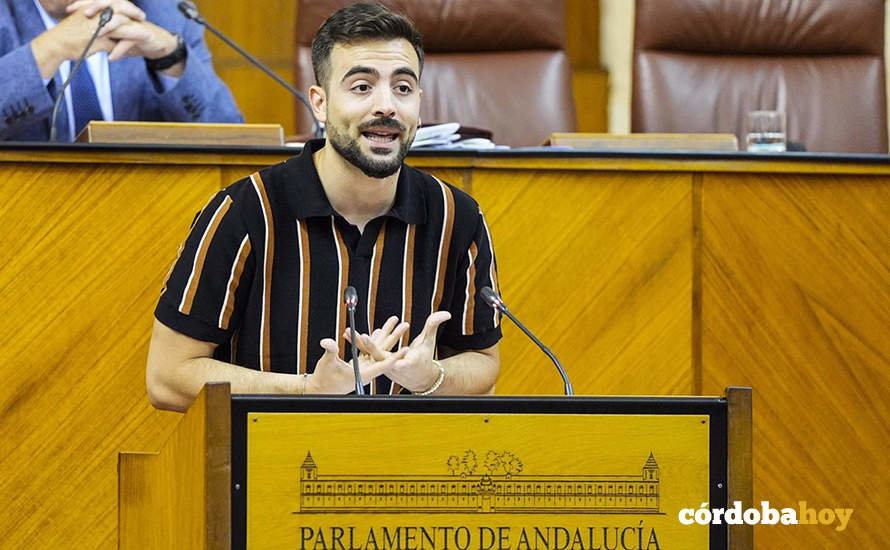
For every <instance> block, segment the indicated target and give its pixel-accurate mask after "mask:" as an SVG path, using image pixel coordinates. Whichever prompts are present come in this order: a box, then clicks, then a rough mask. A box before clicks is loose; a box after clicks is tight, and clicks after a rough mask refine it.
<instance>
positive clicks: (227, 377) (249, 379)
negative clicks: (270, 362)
mask: <svg viewBox="0 0 890 550" xmlns="http://www.w3.org/2000/svg"><path fill="white" fill-rule="evenodd" d="M207 382H229V383H230V384H231V387H232V393H248V394H297V395H299V394H300V393H302V392H303V391H305V389H304V388H303V385H304V384H305V382H306V381H305V379H303V377H302V376H297V375H293V374H282V373H275V372H261V371H257V370H253V369H249V368H246V367H239V366H237V365H232V364H230V363H225V362H223V361H218V360H216V359H211V358H209V357H198V358H195V359H190V360H187V361H184V362H182V363H180V364H177V365H167V366H157V365H154V366H153V365H152V363H151V362H150V363H149V368H148V369H147V371H146V387H147V388H148V397H149V399H150V400H151V403H152V405H154V406H155V407H157V408H159V409H169V410H174V411H181V412H182V411H185V410H186V409H188V408H189V407H190V406H191V404H192V402H193V401H194V400H195V398H196V397H197V396H198V393H200V391H201V388H203V387H204V384H206V383H207Z"/></svg>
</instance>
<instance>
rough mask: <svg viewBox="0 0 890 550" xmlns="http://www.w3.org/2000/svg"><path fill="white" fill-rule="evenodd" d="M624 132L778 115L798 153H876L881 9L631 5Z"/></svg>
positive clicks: (856, 0) (741, 127) (698, 1)
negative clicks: (629, 93) (763, 112)
mask: <svg viewBox="0 0 890 550" xmlns="http://www.w3.org/2000/svg"><path fill="white" fill-rule="evenodd" d="M634 28H635V30H634V33H635V34H634V54H633V73H634V76H633V101H632V108H631V129H632V131H634V132H680V133H700V132H702V133H703V132H730V133H735V134H736V135H737V136H738V137H739V142H740V143H744V133H745V125H746V116H747V113H748V112H749V111H753V110H758V109H770V110H780V111H784V112H785V113H786V116H787V129H788V139H789V140H791V141H795V142H799V143H802V144H803V145H804V146H805V147H806V148H807V150H809V151H827V152H862V153H886V152H887V99H886V88H885V74H884V73H885V69H884V2H883V0H738V1H736V0H636V16H635V24H634Z"/></svg>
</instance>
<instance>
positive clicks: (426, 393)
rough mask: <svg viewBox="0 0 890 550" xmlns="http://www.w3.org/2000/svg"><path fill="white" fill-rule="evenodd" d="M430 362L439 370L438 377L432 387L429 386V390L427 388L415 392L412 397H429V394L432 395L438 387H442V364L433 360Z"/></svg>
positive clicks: (443, 372) (443, 373) (443, 375)
mask: <svg viewBox="0 0 890 550" xmlns="http://www.w3.org/2000/svg"><path fill="white" fill-rule="evenodd" d="M432 361H433V365H435V366H436V367H438V369H439V377H438V378H436V381H435V382H433V385H432V386H430V387H429V388H427V389H425V390H423V391H416V392H414V395H429V394H431V393H433V392H434V391H436V390H438V389H439V386H441V385H442V382H444V381H445V367H443V366H442V363H440V362H438V361H436V360H435V359H433V360H432Z"/></svg>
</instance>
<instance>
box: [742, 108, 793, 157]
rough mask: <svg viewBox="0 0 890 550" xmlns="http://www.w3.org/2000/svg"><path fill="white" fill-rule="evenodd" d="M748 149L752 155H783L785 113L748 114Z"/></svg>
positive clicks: (746, 140) (755, 112)
mask: <svg viewBox="0 0 890 550" xmlns="http://www.w3.org/2000/svg"><path fill="white" fill-rule="evenodd" d="M745 142H746V149H747V151H748V152H750V153H781V152H783V151H785V113H783V112H781V111H751V112H750V113H748V135H747V136H746V138H745Z"/></svg>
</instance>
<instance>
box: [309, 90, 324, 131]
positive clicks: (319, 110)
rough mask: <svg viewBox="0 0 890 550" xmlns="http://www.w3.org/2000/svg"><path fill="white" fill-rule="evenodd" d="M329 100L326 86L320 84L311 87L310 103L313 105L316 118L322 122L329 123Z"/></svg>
mask: <svg viewBox="0 0 890 550" xmlns="http://www.w3.org/2000/svg"><path fill="white" fill-rule="evenodd" d="M327 101H328V98H327V95H325V92H324V88H322V87H321V86H318V85H315V86H311V87H310V88H309V104H310V105H312V112H313V113H314V114H315V118H317V119H318V121H319V122H321V123H322V124H324V123H327V118H328V117H327V112H328V109H327Z"/></svg>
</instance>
